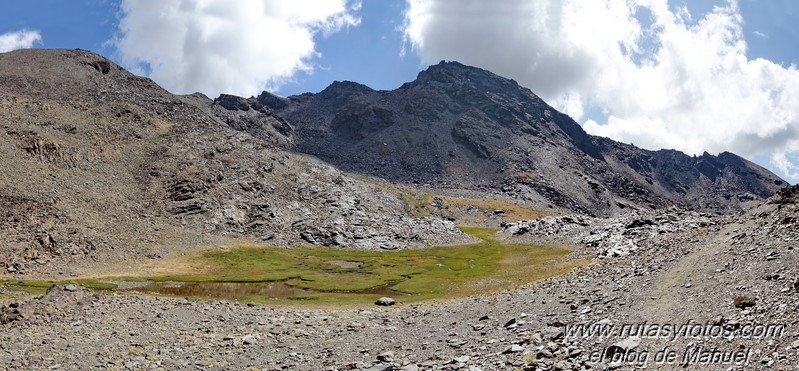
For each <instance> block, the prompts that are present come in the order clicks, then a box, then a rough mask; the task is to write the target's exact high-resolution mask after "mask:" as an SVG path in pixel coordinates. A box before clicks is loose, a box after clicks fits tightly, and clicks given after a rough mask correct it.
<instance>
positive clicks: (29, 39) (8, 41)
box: [0, 30, 42, 53]
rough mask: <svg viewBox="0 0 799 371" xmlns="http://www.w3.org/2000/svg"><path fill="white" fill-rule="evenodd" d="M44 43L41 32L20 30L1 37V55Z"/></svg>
mask: <svg viewBox="0 0 799 371" xmlns="http://www.w3.org/2000/svg"><path fill="white" fill-rule="evenodd" d="M40 42H42V35H41V34H40V33H39V31H30V30H20V31H16V32H9V33H4V34H2V35H0V53H5V52H10V51H12V50H17V49H27V48H30V47H32V46H33V45H34V44H36V43H40Z"/></svg>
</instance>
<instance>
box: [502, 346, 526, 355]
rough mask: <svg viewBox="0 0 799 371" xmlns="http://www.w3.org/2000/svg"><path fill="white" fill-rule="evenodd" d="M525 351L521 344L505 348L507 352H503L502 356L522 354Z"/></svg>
mask: <svg viewBox="0 0 799 371" xmlns="http://www.w3.org/2000/svg"><path fill="white" fill-rule="evenodd" d="M523 350H524V347H523V346H521V345H519V344H513V345H511V346H509V347H507V348H505V350H503V351H502V354H511V353H519V352H521V351H523Z"/></svg>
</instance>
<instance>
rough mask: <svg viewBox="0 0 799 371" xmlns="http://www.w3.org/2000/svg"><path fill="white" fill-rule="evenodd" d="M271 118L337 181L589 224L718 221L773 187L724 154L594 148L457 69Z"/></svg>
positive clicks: (298, 100) (305, 99)
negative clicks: (669, 216) (622, 219)
mask: <svg viewBox="0 0 799 371" xmlns="http://www.w3.org/2000/svg"><path fill="white" fill-rule="evenodd" d="M287 101H288V104H287V106H286V107H285V108H281V109H275V111H274V113H275V114H276V115H277V116H280V117H282V118H284V119H285V120H286V121H287V122H288V123H290V124H291V125H294V127H295V128H296V129H297V132H296V133H297V136H296V141H295V142H294V143H295V146H293V147H292V148H291V149H293V150H297V151H300V152H304V153H309V154H312V155H314V156H317V157H319V158H321V159H323V160H325V161H328V162H331V163H333V164H335V165H337V166H339V167H342V168H344V169H346V170H350V171H355V172H360V173H366V174H369V175H375V176H379V177H382V178H385V179H389V180H392V181H399V182H408V183H428V184H434V185H437V186H455V187H459V188H466V189H471V190H474V189H478V190H481V191H489V192H500V193H502V194H503V195H504V196H507V197H512V198H517V199H520V200H523V201H524V202H530V203H533V204H536V205H543V207H544V208H552V209H564V208H565V209H570V210H574V211H578V212H582V213H588V214H592V215H607V214H613V213H616V212H619V210H621V209H623V208H627V207H630V206H632V207H635V208H641V207H644V208H661V207H665V206H668V205H673V204H675V203H677V204H681V205H684V206H691V207H694V208H697V209H701V210H713V211H720V212H730V211H734V210H739V209H740V207H741V205H742V203H746V202H750V201H754V200H762V199H765V198H767V197H769V196H770V195H772V194H773V193H774V192H775V191H776V190H777V189H779V187H780V186H781V185H783V184H784V183H783V181H782V180H781V179H779V178H778V177H776V176H775V175H774V174H771V173H770V172H768V171H767V170H765V169H763V168H761V167H759V166H757V165H755V164H752V163H751V162H749V161H746V160H744V159H742V158H740V157H738V156H735V155H732V154H724V153H723V154H721V155H719V156H712V155H710V154H708V153H705V154H703V155H702V156H699V157H693V156H688V155H686V154H684V153H682V152H679V151H673V150H661V151H646V150H642V149H640V148H637V147H634V146H631V145H628V144H624V143H618V142H615V141H613V140H610V139H607V138H600V137H594V136H591V135H589V134H588V133H586V132H585V131H584V130H583V129H582V127H581V126H580V125H579V124H577V123H576V122H575V121H574V120H573V119H571V118H570V117H568V116H567V115H565V114H563V113H561V112H558V111H557V110H555V109H554V108H553V107H551V106H550V105H548V104H547V103H546V102H544V101H543V100H542V99H541V98H539V97H538V96H537V95H536V94H534V93H533V92H532V91H531V90H530V89H528V88H526V87H523V86H520V85H519V84H517V83H516V81H514V80H511V79H507V78H504V77H501V76H498V75H496V74H494V73H492V72H490V71H486V70H483V69H480V68H477V67H471V66H466V65H464V64H461V63H458V62H445V61H442V62H441V63H439V64H436V65H432V66H430V67H429V68H427V69H426V70H424V71H422V72H420V73H419V75H418V77H417V79H416V80H414V81H411V82H408V83H405V84H403V85H402V86H401V87H400V88H399V89H396V90H393V91H375V90H373V89H371V88H369V87H367V86H364V85H361V84H358V83H354V82H347V81H344V82H334V83H333V84H331V85H330V86H329V87H328V88H326V89H325V90H323V91H322V92H320V93H318V94H310V93H306V94H303V95H300V96H292V97H288V99H287Z"/></svg>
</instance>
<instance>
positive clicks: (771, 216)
mask: <svg viewBox="0 0 799 371" xmlns="http://www.w3.org/2000/svg"><path fill="white" fill-rule="evenodd" d="M785 200H786V199H785V198H783V199H780V198H777V199H775V200H772V202H770V203H766V204H763V205H761V206H759V207H757V208H755V209H752V210H750V211H749V212H748V213H746V214H742V215H739V216H733V217H713V216H710V215H704V214H698V213H693V212H679V211H676V210H668V211H662V212H658V213H657V214H651V213H650V214H646V213H639V214H632V215H627V216H622V217H619V218H616V219H612V220H609V219H601V220H589V219H579V218H566V219H567V220H562V219H563V218H560V221H558V220H555V221H552V220H542V221H539V222H538V223H543V224H547V223H548V224H547V225H550V226H552V225H554V227H551V228H549V229H548V228H538V229H535V228H533V227H532V226H531V225H530V224H529V223H532V222H522V223H528V225H527V228H526V229H525V232H523V233H521V232H520V229H519V228H517V227H518V226H519V225H515V224H514V225H508V226H507V227H506V230H505V232H504V233H505V234H507V235H509V236H508V238H510V239H531V240H541V239H546V233H556V234H559V235H564V236H566V235H569V234H567V233H565V232H564V230H566V229H570V230H572V234H571V235H570V237H569V238H570V239H571V240H572V241H576V242H580V241H582V243H583V245H582V246H584V247H582V248H580V249H578V250H577V251H576V252H575V255H593V256H597V258H596V259H595V260H594V263H592V264H590V265H588V266H585V267H581V268H577V269H575V270H573V271H572V272H570V273H568V274H565V275H563V276H559V277H554V278H550V279H547V280H544V281H540V282H535V283H531V284H528V285H526V286H523V287H520V288H516V289H513V290H508V291H506V292H501V293H496V294H486V295H482V296H476V297H468V298H460V299H452V300H443V301H434V302H426V303H421V304H403V303H402V302H401V298H398V301H399V303H398V304H397V305H394V306H390V307H383V306H373V307H372V306H369V307H361V308H339V309H326V308H323V309H319V308H298V307H280V306H278V307H270V306H265V305H261V304H250V303H237V302H226V301H213V300H212V301H190V300H187V299H183V298H169V297H153V296H135V295H127V294H124V295H123V294H117V293H103V292H96V291H92V290H88V289H84V288H81V287H70V286H66V287H65V286H54V287H53V288H52V289H51V290H49V292H48V293H47V294H46V295H44V296H42V297H40V298H36V299H32V300H29V301H26V302H22V303H19V304H13V305H12V306H13V307H15V308H12V307H11V306H9V307H6V308H5V309H4V315H3V316H4V317H3V318H4V322H9V323H7V324H4V325H2V329H3V331H2V335H0V349H1V350H2V351H0V368H6V369H9V370H29V369H37V370H38V369H120V370H124V369H134V370H138V369H153V370H189V369H201V370H229V369H258V370H417V369H421V370H514V369H518V370H595V369H596V370H606V369H622V370H627V369H696V370H708V369H709V370H715V369H718V370H752V369H766V370H792V369H797V367H799V326H798V325H797V324H799V315H797V310H798V309H799V279H798V277H799V274H798V273H799V272H798V271H797V268H796V267H797V266H798V265H797V253H796V244H797V241H799V228H796V227H797V220H796V218H795V217H794V215H796V208H797V205H796V203H795V202H794V201H791V200H788V201H790V202H787V203H786V202H783V201H785ZM791 202H793V203H791ZM556 219H557V218H556ZM575 221H576V222H575ZM575 225H580V227H579V228H578V227H575ZM580 228H582V229H580ZM531 230H534V231H537V232H535V233H533V232H530V231H531ZM547 231H549V232H547ZM594 235H601V236H602V241H616V245H617V246H619V248H617V249H608V248H607V246H605V245H602V244H595V247H591V246H589V245H590V244H587V243H586V239H587V238H588V241H590V238H589V237H590V236H594ZM608 251H610V252H611V253H608ZM581 324H593V325H594V326H596V327H594V328H598V327H601V328H605V329H610V330H609V332H608V333H607V334H604V335H600V334H598V333H593V334H589V333H586V332H580V331H587V330H586V328H582V329H581V328H580V327H579V325H581ZM597 324H598V325H597ZM670 326H673V327H670ZM632 335H635V336H632Z"/></svg>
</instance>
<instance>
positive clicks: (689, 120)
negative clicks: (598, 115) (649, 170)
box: [404, 0, 799, 182]
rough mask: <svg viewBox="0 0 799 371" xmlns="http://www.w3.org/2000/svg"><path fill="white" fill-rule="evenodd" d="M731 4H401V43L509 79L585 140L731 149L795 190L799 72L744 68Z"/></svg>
mask: <svg viewBox="0 0 799 371" xmlns="http://www.w3.org/2000/svg"><path fill="white" fill-rule="evenodd" d="M742 25H743V18H742V16H741V14H740V11H739V9H738V7H737V4H736V3H735V2H734V1H729V2H725V3H722V4H721V5H720V6H716V7H714V8H713V10H712V11H710V12H709V13H707V14H703V15H699V16H696V15H692V14H690V13H689V12H688V10H687V9H686V8H684V7H675V6H672V5H670V4H669V3H668V2H667V1H666V0H602V1H588V2H586V1H581V0H535V1H529V0H508V1H503V2H501V3H498V2H486V1H481V0H458V1H454V0H408V10H407V13H406V23H405V29H404V32H405V38H406V42H407V43H408V44H409V45H410V46H411V48H412V49H413V50H414V51H416V52H417V53H418V54H419V55H420V56H421V57H422V59H423V60H424V61H425V62H428V63H432V62H435V61H438V60H441V59H455V60H459V61H461V62H463V63H467V64H473V65H477V66H480V67H484V68H487V69H490V70H492V71H494V72H496V73H498V74H500V75H505V76H508V77H512V78H514V79H516V80H518V81H519V82H520V83H522V84H523V85H526V86H528V87H530V88H531V89H533V90H534V91H535V92H536V93H538V94H539V95H541V96H542V97H543V98H544V99H546V100H548V101H549V102H550V103H552V104H553V105H555V106H556V107H557V108H559V109H562V110H565V111H566V112H567V113H569V114H571V115H573V117H575V119H577V120H582V117H581V116H582V114H583V112H586V111H588V110H589V109H592V110H601V111H603V112H606V113H608V115H609V118H608V119H607V122H605V123H598V122H596V121H593V120H588V121H586V122H585V123H584V125H583V127H584V128H585V129H586V131H588V132H589V133H592V134H595V135H602V136H608V137H611V138H614V139H617V140H620V141H623V142H628V143H630V142H632V143H634V144H635V145H637V146H640V147H643V148H648V149H660V148H674V149H679V150H682V151H685V152H687V153H689V154H700V153H702V152H703V151H708V152H712V153H718V152H721V151H732V152H735V153H738V154H740V155H743V156H745V157H749V158H753V157H755V156H762V155H764V154H768V155H769V156H770V158H771V165H772V168H774V169H779V171H780V172H781V173H782V174H784V175H786V176H787V177H789V178H790V180H792V181H794V182H796V181H798V180H799V167H797V163H796V162H794V161H791V160H790V159H791V158H794V159H795V158H797V156H796V155H797V154H799V71H797V68H796V66H787V67H786V66H782V65H778V64H775V63H772V62H771V61H768V60H765V59H760V58H758V59H749V58H748V57H747V56H746V48H747V45H746V41H745V39H744V36H743V27H742Z"/></svg>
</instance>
